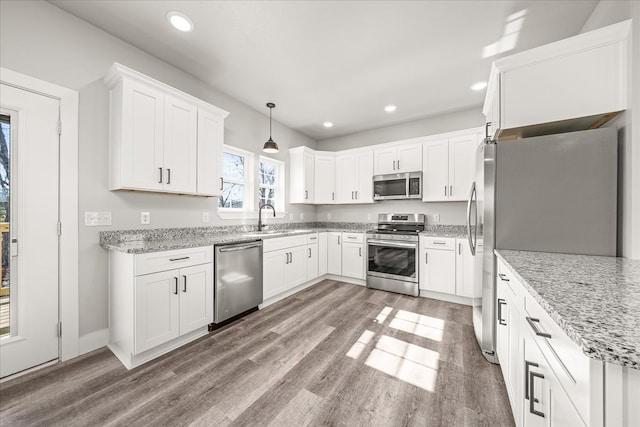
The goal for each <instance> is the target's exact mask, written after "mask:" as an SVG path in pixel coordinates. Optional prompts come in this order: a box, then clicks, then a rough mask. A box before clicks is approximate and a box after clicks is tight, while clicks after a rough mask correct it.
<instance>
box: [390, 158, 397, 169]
mask: <svg viewBox="0 0 640 427" xmlns="http://www.w3.org/2000/svg"><path fill="white" fill-rule="evenodd" d="M391 164H392V165H393V170H396V161H395V160H394V161H393V162H392V163H391Z"/></svg>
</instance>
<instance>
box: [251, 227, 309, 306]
mask: <svg viewBox="0 0 640 427" xmlns="http://www.w3.org/2000/svg"><path fill="white" fill-rule="evenodd" d="M309 246H317V244H313V245H309V244H308V243H307V236H306V235H304V236H293V237H280V238H275V239H267V240H265V241H264V243H263V247H262V250H263V277H262V279H263V281H262V283H263V298H264V300H267V299H269V298H271V297H274V296H276V295H278V294H281V293H283V292H285V291H288V290H289V289H292V288H295V287H296V286H298V285H301V284H303V283H305V282H307V281H308V272H307V270H308V267H309V261H308V260H309V256H308V254H309V251H308V248H309Z"/></svg>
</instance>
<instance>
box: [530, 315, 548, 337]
mask: <svg viewBox="0 0 640 427" xmlns="http://www.w3.org/2000/svg"><path fill="white" fill-rule="evenodd" d="M525 319H527V322H528V323H529V326H531V329H533V332H535V334H536V335H537V336H539V337H544V338H551V334H549V333H547V332H542V331H541V330H540V329H538V327H537V326H536V323H540V319H535V318H533V317H529V316H527V317H525Z"/></svg>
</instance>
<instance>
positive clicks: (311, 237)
mask: <svg viewBox="0 0 640 427" xmlns="http://www.w3.org/2000/svg"><path fill="white" fill-rule="evenodd" d="M307 243H318V233H311V234H307Z"/></svg>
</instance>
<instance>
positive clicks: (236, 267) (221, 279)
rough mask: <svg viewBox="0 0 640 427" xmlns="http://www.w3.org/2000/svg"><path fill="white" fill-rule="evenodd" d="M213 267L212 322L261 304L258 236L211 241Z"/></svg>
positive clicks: (260, 259) (260, 264)
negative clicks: (224, 241)
mask: <svg viewBox="0 0 640 427" xmlns="http://www.w3.org/2000/svg"><path fill="white" fill-rule="evenodd" d="M215 269H216V275H215V276H216V277H215V291H214V301H215V310H214V314H213V322H214V323H221V322H224V321H225V320H227V319H230V318H231V317H233V316H236V315H238V314H240V313H243V312H245V311H247V310H250V309H252V308H255V307H257V306H258V305H260V304H262V240H258V241H252V242H242V243H231V244H221V245H215Z"/></svg>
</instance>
